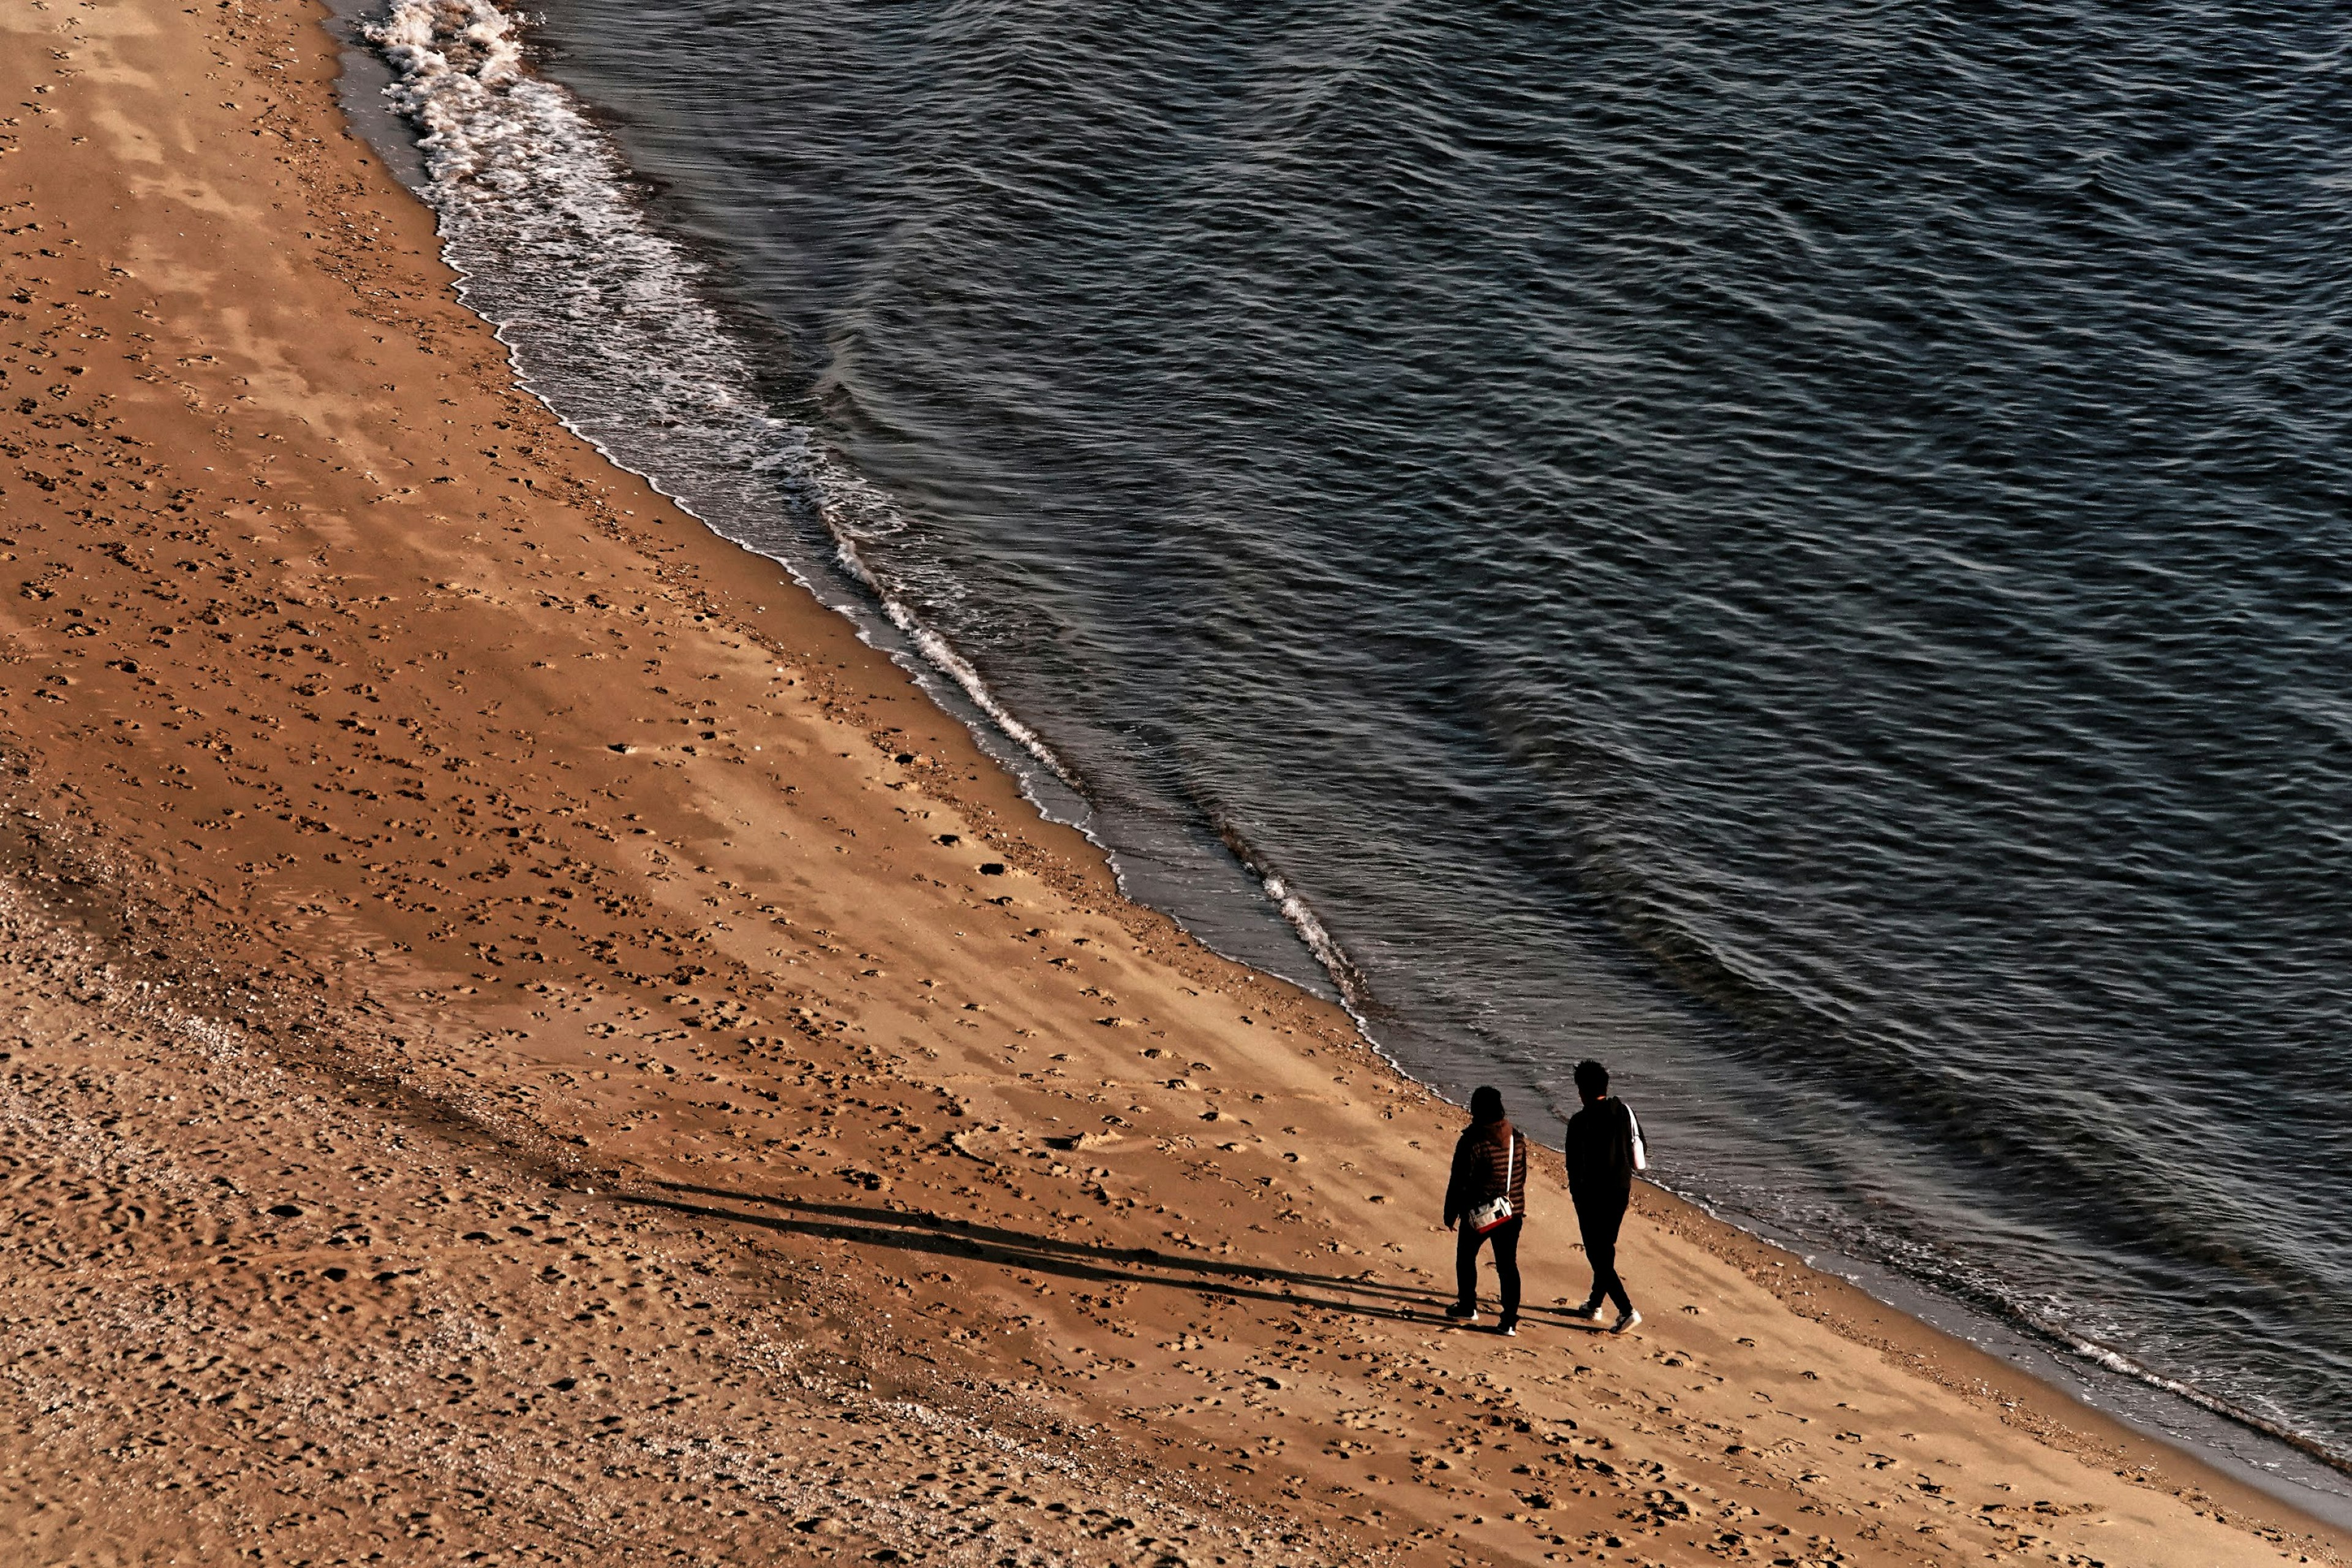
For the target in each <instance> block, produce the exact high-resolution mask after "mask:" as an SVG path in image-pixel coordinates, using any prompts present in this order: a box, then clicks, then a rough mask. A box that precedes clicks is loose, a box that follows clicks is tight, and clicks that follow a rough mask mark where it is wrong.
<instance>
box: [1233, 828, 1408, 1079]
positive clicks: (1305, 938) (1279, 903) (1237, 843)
mask: <svg viewBox="0 0 2352 1568" xmlns="http://www.w3.org/2000/svg"><path fill="white" fill-rule="evenodd" d="M1209 816H1210V820H1211V821H1212V822H1213V823H1214V825H1215V826H1216V830H1217V837H1218V838H1219V839H1220V840H1221V841H1223V844H1224V847H1225V848H1226V849H1227V850H1228V851H1229V852H1230V853H1231V854H1232V855H1233V858H1234V859H1236V860H1238V861H1240V862H1241V863H1242V868H1243V869H1244V870H1245V871H1247V872H1248V873H1249V874H1250V875H1251V876H1253V877H1255V878H1256V879H1257V881H1258V886H1260V887H1262V888H1264V889H1265V896H1266V897H1267V898H1268V899H1269V900H1272V901H1273V903H1274V907H1275V908H1276V910H1279V911H1280V912H1281V915H1282V918H1283V919H1284V920H1285V921H1288V922H1289V925H1290V929H1291V930H1293V931H1297V933H1298V940H1299V941H1300V942H1305V943H1306V944H1307V952H1310V953H1312V954H1314V956H1315V962H1316V963H1319V964H1321V965H1322V966H1323V972H1324V973H1326V974H1328V975H1329V976H1330V977H1331V984H1333V985H1334V986H1336V987H1338V989H1339V1000H1340V1002H1341V1003H1342V1004H1343V1005H1345V1006H1346V1007H1347V1009H1348V1012H1349V1016H1352V1017H1353V1018H1354V1019H1355V1020H1356V1026H1357V1027H1358V1028H1359V1029H1360V1030H1361V1031H1362V1033H1363V1036H1364V1038H1365V1039H1366V1040H1367V1041H1370V1043H1372V1044H1374V1045H1378V1044H1379V1042H1378V1041H1377V1040H1374V1039H1373V1038H1372V1031H1371V1027H1370V1018H1369V1017H1368V1016H1367V1015H1368V1014H1369V1013H1370V1010H1371V1007H1372V988H1371V984H1370V982H1369V981H1368V980H1366V979H1365V978H1364V972H1363V971H1362V970H1360V969H1359V968H1358V967H1357V966H1356V963H1355V961H1354V960H1352V959H1350V958H1349V956H1348V952H1347V949H1345V948H1343V947H1341V946H1340V945H1339V942H1338V940H1337V939H1336V938H1334V937H1333V936H1332V935H1331V932H1330V931H1329V930H1328V928H1327V927H1325V925H1324V924H1323V921H1322V919H1321V917H1320V916H1318V915H1317V914H1316V912H1315V910H1314V907H1313V906H1312V905H1310V904H1308V903H1307V900H1306V898H1305V897H1304V896H1303V895H1301V894H1300V893H1299V892H1298V890H1297V889H1295V888H1293V887H1292V886H1291V885H1290V883H1289V882H1288V881H1286V880H1285V879H1284V878H1283V875H1282V873H1281V872H1279V871H1277V870H1276V869H1275V868H1273V867H1272V866H1270V865H1268V864H1267V863H1266V858H1265V855H1264V853H1263V852H1262V851H1260V850H1259V849H1258V848H1257V847H1255V845H1253V844H1251V843H1250V841H1249V840H1248V839H1247V838H1246V837H1244V836H1243V834H1242V831H1241V829H1240V828H1238V827H1236V826H1234V824H1233V822H1232V820H1231V819H1230V818H1228V817H1227V816H1225V814H1224V813H1223V812H1221V811H1216V810H1212V811H1211V812H1210V814H1209Z"/></svg>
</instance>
